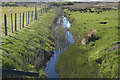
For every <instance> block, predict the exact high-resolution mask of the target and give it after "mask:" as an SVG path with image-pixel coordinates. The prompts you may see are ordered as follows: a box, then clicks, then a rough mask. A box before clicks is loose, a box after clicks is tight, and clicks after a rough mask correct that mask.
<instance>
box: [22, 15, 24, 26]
mask: <svg viewBox="0 0 120 80" xmlns="http://www.w3.org/2000/svg"><path fill="white" fill-rule="evenodd" d="M22 27H23V28H24V13H23V24H22Z"/></svg>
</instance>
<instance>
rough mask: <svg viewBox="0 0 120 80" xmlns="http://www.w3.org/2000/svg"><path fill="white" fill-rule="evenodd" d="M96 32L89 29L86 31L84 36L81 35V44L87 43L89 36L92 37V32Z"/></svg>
mask: <svg viewBox="0 0 120 80" xmlns="http://www.w3.org/2000/svg"><path fill="white" fill-rule="evenodd" d="M95 32H96V30H90V31H89V32H88V33H86V34H85V36H84V37H83V39H82V41H81V44H87V43H88V41H89V39H90V38H91V37H93V35H94V33H95Z"/></svg>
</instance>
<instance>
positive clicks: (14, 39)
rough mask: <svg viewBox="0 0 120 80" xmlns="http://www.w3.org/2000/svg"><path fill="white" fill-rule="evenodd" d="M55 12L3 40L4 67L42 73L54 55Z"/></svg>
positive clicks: (1, 46)
mask: <svg viewBox="0 0 120 80" xmlns="http://www.w3.org/2000/svg"><path fill="white" fill-rule="evenodd" d="M53 17H54V14H53V10H50V11H49V12H48V13H45V14H44V15H43V16H41V17H40V19H38V20H35V21H34V23H32V24H30V25H29V26H28V27H25V28H23V29H22V30H21V31H19V32H16V33H14V34H13V35H12V36H6V37H5V38H4V37H3V38H2V42H1V43H2V45H0V49H1V50H2V67H3V68H8V69H17V70H22V71H30V72H38V71H39V70H40V71H41V70H42V68H43V67H44V66H45V64H46V62H47V61H48V60H49V58H50V56H51V55H52V54H53V50H54V42H53V38H54V37H53V36H52V34H51V33H50V31H51V30H50V29H49V27H50V26H53V20H52V19H53Z"/></svg>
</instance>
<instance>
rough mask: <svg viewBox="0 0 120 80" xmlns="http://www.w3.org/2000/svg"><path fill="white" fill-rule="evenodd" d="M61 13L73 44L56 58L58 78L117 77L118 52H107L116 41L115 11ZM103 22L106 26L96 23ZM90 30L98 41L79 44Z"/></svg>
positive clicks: (116, 18) (116, 14) (116, 17)
mask: <svg viewBox="0 0 120 80" xmlns="http://www.w3.org/2000/svg"><path fill="white" fill-rule="evenodd" d="M64 12H65V15H66V16H67V18H68V19H69V21H70V22H71V27H70V32H71V33H72V34H73V36H74V38H75V40H76V41H75V43H73V44H72V45H71V46H70V47H68V49H67V50H66V51H64V52H63V53H62V54H60V56H59V60H58V63H57V65H56V68H57V70H58V73H59V76H60V78H118V49H116V50H113V51H109V49H111V48H113V46H112V45H113V44H114V45H116V46H117V44H116V42H118V28H117V27H118V11H117V10H110V11H103V12H102V13H100V14H97V13H96V12H94V13H90V12H85V13H80V12H79V11H76V12H70V11H68V10H67V9H65V10H64ZM104 21H107V22H108V23H107V24H100V23H99V22H104ZM90 30H97V32H96V33H95V38H96V39H97V40H95V41H91V42H90V43H88V44H86V45H81V40H82V38H83V36H84V34H85V33H86V32H88V31H90ZM79 36H80V37H79ZM93 44H94V46H92V45H93Z"/></svg>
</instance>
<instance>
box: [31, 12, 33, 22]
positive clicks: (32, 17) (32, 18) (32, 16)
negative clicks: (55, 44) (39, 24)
mask: <svg viewBox="0 0 120 80" xmlns="http://www.w3.org/2000/svg"><path fill="white" fill-rule="evenodd" d="M32 20H33V11H32V15H31V21H32Z"/></svg>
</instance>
